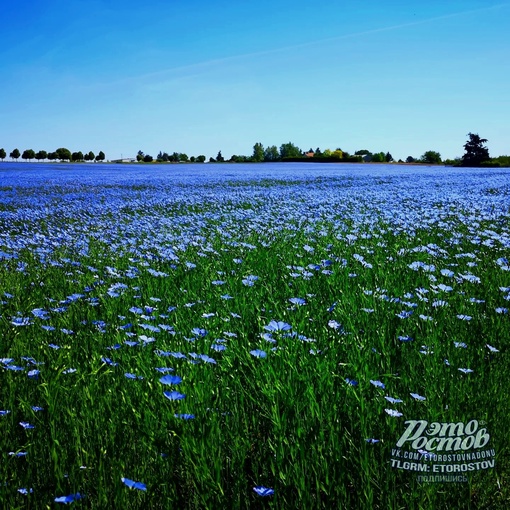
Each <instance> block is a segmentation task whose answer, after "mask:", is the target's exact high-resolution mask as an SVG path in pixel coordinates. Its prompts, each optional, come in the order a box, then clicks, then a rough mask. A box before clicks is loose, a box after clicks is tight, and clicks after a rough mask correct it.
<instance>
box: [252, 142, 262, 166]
mask: <svg viewBox="0 0 510 510" xmlns="http://www.w3.org/2000/svg"><path fill="white" fill-rule="evenodd" d="M251 159H252V161H255V162H256V163H260V162H261V161H264V146H263V145H262V144H261V143H260V142H257V143H256V144H255V145H254V146H253V156H252V157H251Z"/></svg>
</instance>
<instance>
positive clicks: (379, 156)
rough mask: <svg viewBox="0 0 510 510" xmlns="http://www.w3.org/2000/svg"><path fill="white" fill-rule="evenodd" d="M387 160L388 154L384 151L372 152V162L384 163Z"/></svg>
mask: <svg viewBox="0 0 510 510" xmlns="http://www.w3.org/2000/svg"><path fill="white" fill-rule="evenodd" d="M385 161H386V154H384V152H376V153H374V154H372V159H371V162H372V163H384V162H385Z"/></svg>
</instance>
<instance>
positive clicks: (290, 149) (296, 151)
mask: <svg viewBox="0 0 510 510" xmlns="http://www.w3.org/2000/svg"><path fill="white" fill-rule="evenodd" d="M302 156H303V151H302V150H301V149H300V148H299V147H297V146H296V145H294V144H293V143H292V142H289V143H284V144H282V145H280V157H281V158H282V159H283V158H300V157H302Z"/></svg>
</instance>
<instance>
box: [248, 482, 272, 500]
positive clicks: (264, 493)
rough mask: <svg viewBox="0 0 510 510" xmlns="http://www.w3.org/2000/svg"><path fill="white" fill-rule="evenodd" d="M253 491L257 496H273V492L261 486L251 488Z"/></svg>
mask: <svg viewBox="0 0 510 510" xmlns="http://www.w3.org/2000/svg"><path fill="white" fill-rule="evenodd" d="M253 490H254V491H255V492H256V493H257V494H258V495H259V496H263V497H265V496H272V495H273V494H274V490H273V489H270V488H269V487H263V486H262V485H259V486H257V487H253Z"/></svg>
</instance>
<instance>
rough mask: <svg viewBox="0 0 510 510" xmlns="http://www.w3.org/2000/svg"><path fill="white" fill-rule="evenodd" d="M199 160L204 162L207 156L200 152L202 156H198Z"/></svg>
mask: <svg viewBox="0 0 510 510" xmlns="http://www.w3.org/2000/svg"><path fill="white" fill-rule="evenodd" d="M197 161H198V162H199V163H204V162H205V156H204V155H203V154H200V156H197Z"/></svg>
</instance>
